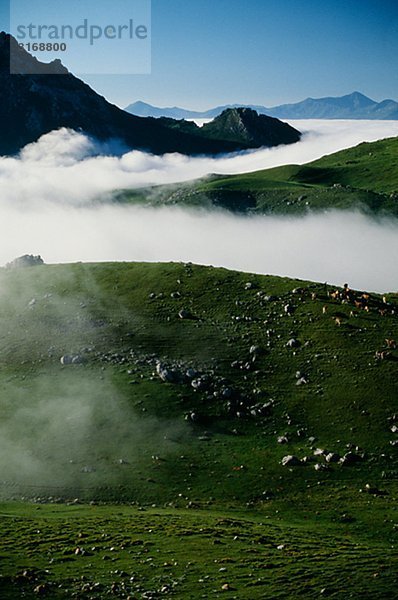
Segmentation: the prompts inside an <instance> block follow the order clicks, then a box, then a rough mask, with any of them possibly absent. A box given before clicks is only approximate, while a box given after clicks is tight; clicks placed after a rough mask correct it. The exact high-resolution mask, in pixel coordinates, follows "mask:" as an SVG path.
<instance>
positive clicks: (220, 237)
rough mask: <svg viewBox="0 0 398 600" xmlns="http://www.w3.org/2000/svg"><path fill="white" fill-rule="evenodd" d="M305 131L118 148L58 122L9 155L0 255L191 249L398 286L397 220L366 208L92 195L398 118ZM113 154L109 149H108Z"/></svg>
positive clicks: (247, 264) (391, 124) (379, 129)
mask: <svg viewBox="0 0 398 600" xmlns="http://www.w3.org/2000/svg"><path fill="white" fill-rule="evenodd" d="M294 125H296V126H297V127H299V128H300V129H301V130H302V131H305V136H304V139H303V141H301V142H299V143H298V144H294V145H292V146H282V147H279V148H275V149H269V150H259V151H255V152H249V153H243V154H240V155H237V156H232V157H231V156H229V157H221V158H189V157H185V156H182V155H178V154H170V155H166V156H163V157H157V156H152V155H148V154H145V153H142V152H137V151H135V152H128V153H125V154H119V156H111V155H109V153H110V146H109V145H108V146H104V145H99V144H97V143H95V142H93V141H91V140H89V139H88V138H86V137H85V136H83V135H81V134H77V133H74V132H70V131H68V130H60V131H58V132H52V133H50V134H48V135H46V136H43V137H42V138H41V139H40V140H39V142H38V143H36V144H31V145H29V146H27V147H26V148H25V149H24V150H23V151H22V152H21V154H20V156H19V157H2V158H0V264H4V263H5V262H7V261H9V260H11V259H13V258H14V257H16V256H18V255H21V254H24V253H34V254H41V255H42V256H43V257H44V259H45V260H46V261H47V262H71V261H79V260H80V261H104V260H144V261H168V260H174V261H180V260H182V261H192V262H198V263H202V264H214V265H220V266H226V267H229V268H235V269H240V270H245V271H255V272H259V273H274V274H278V275H289V276H292V277H299V278H308V279H312V280H320V281H325V280H328V281H330V282H333V283H336V284H341V283H344V282H345V281H348V282H349V283H350V285H351V286H354V287H358V288H366V289H371V290H378V291H386V290H396V289H398V274H397V272H396V268H395V264H396V260H395V258H396V257H397V256H398V235H397V234H398V224H397V222H396V221H394V220H390V221H386V220H384V221H378V222H376V221H373V220H371V219H368V218H366V217H364V216H361V215H359V214H348V213H337V212H334V213H331V214H329V215H309V216H307V217H305V218H273V217H272V218H271V217H255V218H245V217H238V216H233V215H229V214H226V213H216V214H208V213H194V212H192V211H186V210H181V209H157V210H155V209H143V208H137V207H120V206H115V205H109V204H100V205H98V204H96V205H93V204H92V201H93V200H94V199H96V198H98V196H106V195H110V194H111V193H112V191H113V190H115V189H120V188H124V187H140V186H146V185H150V184H161V183H175V182H179V181H186V180H188V179H192V178H195V177H200V176H204V175H206V174H208V173H211V172H217V173H238V172H246V171H252V170H256V169H260V168H267V167H272V166H277V165H281V164H286V163H291V162H295V163H304V162H307V161H309V160H312V159H315V158H318V157H320V156H322V155H324V154H326V153H331V152H334V151H337V150H339V149H342V148H346V147H349V146H352V145H354V144H357V143H359V142H361V141H372V140H376V139H380V138H383V137H390V136H393V135H398V121H298V122H296V123H294ZM107 154H108V155H107Z"/></svg>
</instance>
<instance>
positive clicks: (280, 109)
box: [126, 92, 398, 120]
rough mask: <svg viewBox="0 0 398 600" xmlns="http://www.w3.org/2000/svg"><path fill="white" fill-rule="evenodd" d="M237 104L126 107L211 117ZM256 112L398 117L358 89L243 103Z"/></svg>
mask: <svg viewBox="0 0 398 600" xmlns="http://www.w3.org/2000/svg"><path fill="white" fill-rule="evenodd" d="M238 106H241V105H238V104H230V105H227V106H217V107H215V108H212V109H210V110H208V111H204V112H198V111H192V110H186V109H183V108H179V107H173V108H158V107H156V106H151V105H150V104H146V103H145V102H134V104H130V106H128V107H127V108H126V111H127V112H129V113H131V114H134V115H142V116H146V117H169V118H175V119H214V117H216V116H218V115H220V114H221V113H222V112H223V111H224V110H225V109H227V108H237V107H238ZM246 108H251V109H253V110H255V111H257V112H258V113H259V114H266V115H269V116H271V117H276V118H278V119H381V120H389V119H391V120H397V119H398V102H395V101H394V100H383V101H382V102H375V101H374V100H371V99H370V98H368V97H367V96H364V95H363V94H361V93H359V92H354V93H352V94H348V95H347V96H341V97H337V98H332V97H330V98H318V99H314V98H307V99H306V100H303V101H302V102H298V103H296V104H282V105H280V106H274V107H272V108H270V107H266V106H257V105H251V104H250V105H247V106H246Z"/></svg>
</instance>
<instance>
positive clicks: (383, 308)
mask: <svg viewBox="0 0 398 600" xmlns="http://www.w3.org/2000/svg"><path fill="white" fill-rule="evenodd" d="M325 291H326V295H327V297H328V298H329V299H330V300H331V301H332V302H333V303H334V302H336V303H338V304H348V305H351V306H352V310H350V313H349V317H350V318H353V317H356V316H358V314H359V312H360V311H364V312H365V313H368V314H370V313H371V312H372V311H374V312H377V313H378V314H379V315H380V316H381V317H385V316H388V315H394V314H395V310H394V308H393V307H392V306H391V305H390V304H389V302H388V299H387V297H386V296H383V298H382V300H379V299H378V298H372V297H371V295H370V294H367V293H361V292H355V291H353V290H351V289H350V287H349V286H348V284H347V283H345V284H344V287H343V289H335V290H333V291H328V289H327V284H325ZM311 299H312V300H316V299H317V294H315V293H311ZM329 308H330V307H329V306H327V305H323V307H322V314H323V315H326V314H327V313H328V310H329ZM331 318H332V320H333V322H334V323H335V324H336V326H337V327H341V325H342V324H343V318H344V315H343V316H342V315H339V314H338V315H334V316H332V317H331ZM396 349H397V342H396V341H395V340H394V339H392V338H386V339H385V348H384V349H382V350H377V351H376V352H375V358H376V359H377V360H385V359H391V358H393V356H392V353H391V350H396Z"/></svg>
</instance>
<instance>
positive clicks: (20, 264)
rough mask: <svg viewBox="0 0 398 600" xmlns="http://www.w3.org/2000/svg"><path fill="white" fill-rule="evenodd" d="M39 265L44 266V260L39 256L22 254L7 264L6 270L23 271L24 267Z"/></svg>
mask: <svg viewBox="0 0 398 600" xmlns="http://www.w3.org/2000/svg"><path fill="white" fill-rule="evenodd" d="M39 265H44V260H43V259H42V257H41V256H40V255H37V256H34V255H33V254H24V255H23V256H19V257H18V258H14V260H12V261H11V262H9V263H7V264H6V268H7V269H23V268H24V267H37V266H39Z"/></svg>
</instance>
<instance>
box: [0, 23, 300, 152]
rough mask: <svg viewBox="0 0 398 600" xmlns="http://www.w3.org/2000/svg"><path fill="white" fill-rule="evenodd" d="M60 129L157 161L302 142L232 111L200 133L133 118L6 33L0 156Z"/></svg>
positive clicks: (282, 128) (0, 74)
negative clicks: (136, 151) (118, 142)
mask: <svg viewBox="0 0 398 600" xmlns="http://www.w3.org/2000/svg"><path fill="white" fill-rule="evenodd" d="M10 49H12V52H11V58H12V61H13V73H15V74H12V75H10ZM37 73H40V74H37ZM61 127H68V128H71V129H74V130H76V131H82V132H84V133H86V134H89V135H91V136H93V137H95V138H97V139H99V140H109V139H118V140H121V141H122V142H123V143H124V144H125V145H126V147H128V148H131V149H140V150H145V151H149V152H152V153H155V154H163V153H166V152H180V153H183V154H189V155H194V154H219V153H227V152H236V151H240V150H247V149H250V148H258V147H261V146H276V145H279V144H290V143H293V142H297V141H298V140H299V139H300V132H298V131H297V130H296V129H294V128H293V127H290V125H287V124H286V123H282V122H281V121H279V120H278V119H274V118H271V117H266V116H264V115H258V114H257V113H256V112H254V111H252V110H249V109H246V108H234V109H227V110H225V111H223V112H222V114H221V115H220V116H219V117H218V119H216V120H215V121H213V122H212V123H211V124H209V125H208V126H207V127H202V128H200V127H198V126H197V125H195V123H187V122H185V121H176V120H173V119H169V118H163V119H153V118H142V117H139V116H134V115H130V114H128V113H127V112H125V111H124V110H121V109H120V108H118V107H117V106H114V105H113V104H110V103H109V102H107V101H106V100H105V98H103V97H102V96H99V95H98V94H97V93H96V92H95V91H94V90H92V89H91V88H90V87H89V86H88V85H86V84H85V83H84V82H83V81H81V80H80V79H78V78H77V77H75V76H74V75H73V74H72V73H70V72H69V71H68V70H67V69H66V68H65V67H64V66H63V65H62V63H61V61H59V60H55V61H53V62H51V63H49V64H46V63H41V62H39V61H38V60H37V59H36V58H34V57H33V56H31V55H30V54H29V53H28V52H26V51H25V50H24V49H23V48H21V47H20V46H19V45H18V42H17V41H16V40H15V39H14V38H13V37H12V36H10V35H8V34H6V33H4V32H1V33H0V154H14V153H15V152H18V151H19V150H20V149H21V148H22V147H23V146H25V145H26V144H28V143H30V142H34V141H36V140H37V139H38V138H39V137H40V136H42V135H43V134H45V133H48V132H50V131H52V130H55V129H59V128H61Z"/></svg>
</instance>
